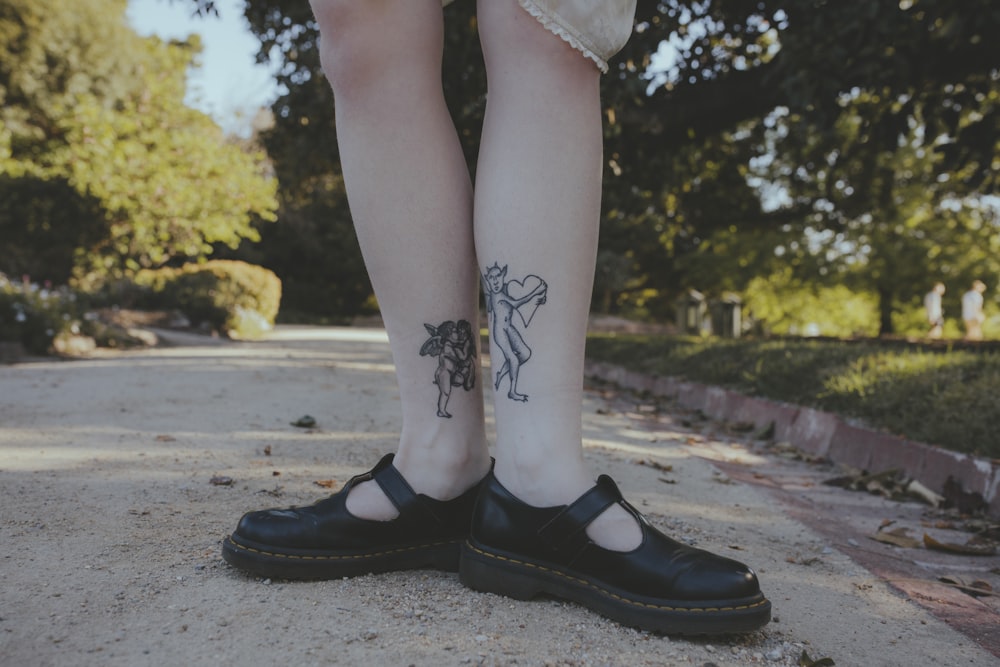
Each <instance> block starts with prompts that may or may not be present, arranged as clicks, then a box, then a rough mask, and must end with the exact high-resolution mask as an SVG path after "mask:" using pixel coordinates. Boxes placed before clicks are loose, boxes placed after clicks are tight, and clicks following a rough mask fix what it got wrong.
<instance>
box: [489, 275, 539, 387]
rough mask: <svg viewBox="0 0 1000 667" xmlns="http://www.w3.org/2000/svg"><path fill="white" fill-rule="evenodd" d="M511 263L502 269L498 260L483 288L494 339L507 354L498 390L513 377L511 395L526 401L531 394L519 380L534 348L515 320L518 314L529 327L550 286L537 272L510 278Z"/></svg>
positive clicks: (499, 375)
mask: <svg viewBox="0 0 1000 667" xmlns="http://www.w3.org/2000/svg"><path fill="white" fill-rule="evenodd" d="M506 277H507V265H504V266H503V268H500V265H499V264H497V263H494V264H493V266H491V267H489V268H488V269H487V270H486V273H485V274H483V291H484V292H485V293H486V312H487V313H489V319H490V338H491V339H492V340H493V341H494V342H495V343H496V346H497V347H498V348H499V349H500V352H501V353H503V366H501V367H500V370H499V371H497V378H496V383H495V384H494V389H497V390H499V389H500V382H501V381H502V380H503V378H504V377H505V376H506V377H508V378H510V388H509V389H508V390H507V398H509V399H511V400H514V401H521V402H522V403H523V402H526V401H527V400H528V396H527V395H526V394H522V393H520V392H518V390H517V379H518V376H519V375H520V372H521V367H522V366H524V364H525V363H527V361H528V359H530V358H531V348H529V347H528V344H527V343H525V342H524V338H523V337H522V336H521V332H520V331H519V330H518V327H517V326H516V324H515V321H514V313H517V314H518V316H519V317H520V319H521V323H522V324H523V326H524V327H525V328H527V326H528V325H529V324H531V320H532V318H534V316H535V312H536V311H537V310H538V307H539V306H541V305H542V304H543V303H545V299H546V296H547V293H548V289H549V286H548V285H546V284H545V281H544V280H542V279H541V278H539V277H538V276H536V275H528V276H526V277H525V278H524V280H506Z"/></svg>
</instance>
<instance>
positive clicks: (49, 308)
mask: <svg viewBox="0 0 1000 667" xmlns="http://www.w3.org/2000/svg"><path fill="white" fill-rule="evenodd" d="M76 311H77V304H76V295H75V294H74V293H73V292H71V291H70V290H69V289H67V288H64V287H63V288H59V289H49V288H46V287H42V286H39V285H36V284H34V283H30V282H13V281H11V280H9V279H8V278H7V276H5V275H4V274H3V273H0V341H8V342H15V343H21V344H22V345H23V346H24V348H25V349H26V350H27V351H29V352H31V353H33V354H46V353H47V352H48V351H49V350H50V348H51V347H52V341H53V339H54V338H55V337H56V336H58V335H59V334H61V333H64V332H72V333H76V329H77V327H78V321H77V319H76V317H75V314H76Z"/></svg>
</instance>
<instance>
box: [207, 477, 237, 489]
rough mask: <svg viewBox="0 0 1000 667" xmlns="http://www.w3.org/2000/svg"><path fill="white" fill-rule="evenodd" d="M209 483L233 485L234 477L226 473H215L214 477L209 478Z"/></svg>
mask: <svg viewBox="0 0 1000 667" xmlns="http://www.w3.org/2000/svg"><path fill="white" fill-rule="evenodd" d="M208 483H209V484H212V485H214V486H232V484H233V478H232V477H227V476H225V475H215V476H214V477H212V479H210V480H208Z"/></svg>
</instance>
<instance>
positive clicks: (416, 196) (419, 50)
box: [312, 0, 489, 519]
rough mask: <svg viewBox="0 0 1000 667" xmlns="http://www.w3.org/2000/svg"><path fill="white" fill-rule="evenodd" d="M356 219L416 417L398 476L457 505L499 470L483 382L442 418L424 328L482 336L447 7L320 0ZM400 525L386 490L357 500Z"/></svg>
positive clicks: (410, 416)
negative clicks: (448, 62) (446, 326)
mask: <svg viewBox="0 0 1000 667" xmlns="http://www.w3.org/2000/svg"><path fill="white" fill-rule="evenodd" d="M312 6H313V11H314V13H315V15H316V19H317V21H318V22H319V26H320V32H321V34H322V41H321V49H322V58H323V66H324V71H325V73H326V75H327V78H328V80H329V81H330V84H331V86H332V87H333V91H334V98H335V102H336V114H337V138H338V142H339V145H340V157H341V163H342V166H343V171H344V179H345V182H346V186H347V192H348V198H349V202H350V205H351V212H352V215H353V218H354V222H355V226H356V229H357V232H358V238H359V240H360V243H361V248H362V253H363V255H364V258H365V263H366V266H367V268H368V272H369V275H370V278H371V280H372V284H373V286H374V288H375V293H376V296H377V297H378V301H379V305H380V307H381V311H382V316H383V319H384V321H385V326H386V330H387V331H388V333H389V340H390V345H391V348H392V352H393V359H394V362H395V366H396V374H397V379H398V383H399V391H400V398H401V406H402V413H403V422H402V432H401V435H400V442H399V449H398V451H397V453H396V458H395V462H394V464H395V466H396V468H397V469H399V471H400V473H401V474H402V475H403V477H404V478H405V479H406V480H407V481H408V482H409V483H410V485H411V486H412V487H413V488H414V490H416V491H417V492H418V493H425V494H427V495H429V496H431V497H434V498H438V499H449V498H452V497H455V496H457V495H459V494H460V493H462V492H464V491H466V490H467V489H469V488H470V487H471V486H472V485H473V484H475V483H476V482H477V481H479V480H480V479H482V477H483V476H484V475H485V474H486V472H487V470H488V469H489V454H488V451H487V449H486V436H485V428H484V418H483V399H482V393H481V389H480V387H481V385H482V382H481V381H479V380H480V378H477V382H476V385H475V387H474V388H473V389H471V390H468V391H467V390H465V389H464V388H462V389H461V390H460V391H453V392H452V393H451V396H450V398H449V402H448V411H449V412H450V413H451V415H452V417H451V418H450V419H445V418H442V417H439V416H438V414H437V400H438V397H439V391H438V387H437V386H436V385H435V384H434V373H435V370H436V364H437V359H436V357H433V356H431V357H427V356H420V354H419V350H420V349H421V345H422V344H423V343H424V341H425V340H426V339H427V335H428V334H427V331H426V329H425V328H424V324H425V323H428V324H432V325H434V326H437V325H438V324H440V323H441V322H443V321H445V320H454V321H459V320H464V321H467V322H470V323H472V326H473V330H477V329H478V322H479V314H478V296H477V289H478V284H479V280H478V269H477V265H476V261H475V249H474V245H473V238H472V231H473V230H472V186H471V183H470V178H469V173H468V168H467V166H466V163H465V159H464V156H463V154H462V151H461V147H460V144H459V141H458V137H457V134H456V132H455V128H454V125H453V123H452V121H451V117H450V115H449V113H448V110H447V108H446V106H445V102H444V96H443V93H442V88H441V51H442V45H443V18H442V13H441V3H440V0H378V1H375V0H313V1H312ZM347 507H348V509H349V510H350V511H351V512H352V513H354V514H355V515H358V516H362V517H365V518H372V519H389V518H392V517H393V516H395V514H396V511H395V508H394V507H393V506H392V505H391V504H390V503H389V501H388V499H387V498H386V497H385V496H384V495H383V494H382V491H381V490H380V489H379V488H378V487H377V486H376V485H375V484H374V483H367V484H362V485H360V486H358V487H356V488H355V490H354V491H353V492H352V493H351V495H350V497H349V498H348V501H347Z"/></svg>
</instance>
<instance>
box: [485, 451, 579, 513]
mask: <svg viewBox="0 0 1000 667" xmlns="http://www.w3.org/2000/svg"><path fill="white" fill-rule="evenodd" d="M494 474H495V475H496V477H497V479H498V480H499V481H500V483H501V484H502V485H503V486H504V488H506V489H507V490H508V491H510V492H511V493H512V494H514V497H516V498H517V499H518V500H520V501H521V502H524V503H527V504H528V505H531V506H533V507H554V506H557V505H568V504H570V503H572V502H573V501H574V500H576V499H577V498H579V497H580V496H581V495H583V493H585V492H586V491H587V490H588V489H589V488H590V487H592V486H593V485H594V480H595V478H594V477H593V475H591V474H590V472H589V471H588V470H587V467H586V465H584V463H583V459H582V458H581V457H576V456H573V457H557V456H552V457H551V458H548V459H546V458H543V457H538V456H534V455H531V456H527V457H525V456H508V457H504V458H501V457H499V456H498V457H497V463H496V467H495V469H494Z"/></svg>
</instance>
